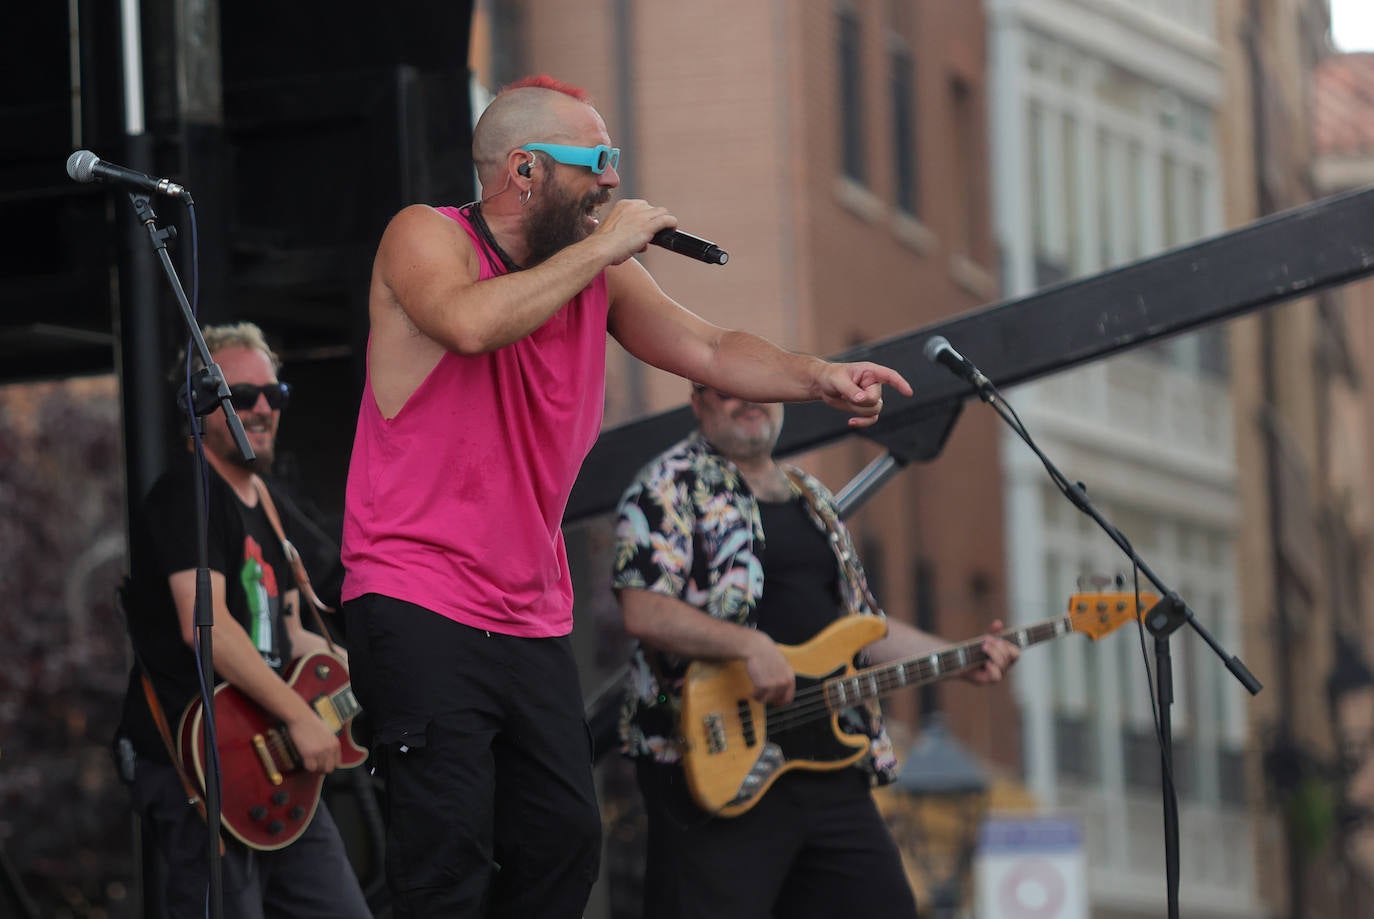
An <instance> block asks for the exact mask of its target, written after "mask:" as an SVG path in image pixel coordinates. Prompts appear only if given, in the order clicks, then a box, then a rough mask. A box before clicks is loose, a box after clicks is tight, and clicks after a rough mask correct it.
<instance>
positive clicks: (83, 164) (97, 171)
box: [67, 150, 190, 198]
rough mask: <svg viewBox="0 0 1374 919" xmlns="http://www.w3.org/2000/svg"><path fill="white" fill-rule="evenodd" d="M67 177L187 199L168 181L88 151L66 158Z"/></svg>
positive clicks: (81, 151) (184, 192)
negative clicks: (103, 158) (127, 167)
mask: <svg viewBox="0 0 1374 919" xmlns="http://www.w3.org/2000/svg"><path fill="white" fill-rule="evenodd" d="M67 175H69V176H71V177H72V178H73V179H75V180H76V181H78V182H109V183H111V184H114V185H126V186H128V187H130V188H136V189H138V190H139V191H146V192H152V193H153V194H155V195H167V196H168V197H169V198H189V197H190V195H188V194H187V193H186V189H184V188H182V187H181V186H180V185H178V184H176V183H175V182H173V181H171V180H170V179H155V178H153V177H152V176H150V175H144V174H143V173H141V172H135V171H134V170H132V169H126V168H124V167H123V166H116V165H115V164H114V163H107V162H105V161H104V160H102V159H101V158H100V157H98V156H96V155H95V154H94V153H92V152H91V151H89V150H78V151H76V152H75V153H73V154H72V155H71V156H69V157H67Z"/></svg>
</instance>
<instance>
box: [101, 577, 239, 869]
mask: <svg viewBox="0 0 1374 919" xmlns="http://www.w3.org/2000/svg"><path fill="white" fill-rule="evenodd" d="M126 583H127V582H126ZM124 592H125V587H124V586H121V587H120V589H119V590H118V591H117V592H116V603H117V605H118V606H119V609H120V612H121V613H123V614H124V620H125V622H128V618H129V616H128V613H127V612H126V611H125V606H124ZM132 639H133V636H132V634H130V642H129V644H130V646H132V645H133V640H132ZM133 651H134V661H135V663H137V664H138V678H139V681H140V682H141V683H142V684H143V697H144V699H145V700H146V701H147V703H148V711H150V712H151V713H152V715H153V723H154V724H156V725H157V734H158V736H159V737H161V738H162V745H163V746H164V747H166V748H167V757H168V759H170V760H171V761H172V768H173V769H175V770H176V773H177V778H179V779H181V787H182V790H183V791H185V792H186V803H187V804H191V805H193V806H194V807H195V809H196V813H198V814H200V819H202V820H205V819H206V816H205V799H204V798H203V797H202V796H201V793H200V791H198V790H197V789H196V785H195V783H194V782H192V781H191V777H190V776H189V775H187V774H186V770H185V769H184V768H183V767H182V765H181V754H180V753H179V752H178V751H177V748H176V744H174V743H173V742H172V729H171V727H170V726H169V725H168V724H167V713H166V712H165V711H163V710H162V701H161V700H160V699H158V697H157V690H155V689H154V688H153V681H152V679H151V678H150V677H149V676H148V667H147V665H146V664H144V663H143V656H142V655H141V654H139V653H138V648H137V647H134V649H133ZM219 854H220V855H223V854H224V839H223V838H221V839H220V841H219Z"/></svg>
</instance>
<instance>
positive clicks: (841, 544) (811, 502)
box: [783, 466, 882, 616]
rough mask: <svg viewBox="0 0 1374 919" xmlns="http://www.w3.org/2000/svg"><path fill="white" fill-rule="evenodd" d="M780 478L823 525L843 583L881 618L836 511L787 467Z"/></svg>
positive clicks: (876, 603) (853, 612)
mask: <svg viewBox="0 0 1374 919" xmlns="http://www.w3.org/2000/svg"><path fill="white" fill-rule="evenodd" d="M783 474H784V475H785V476H787V480H788V481H789V482H791V483H792V487H793V488H795V489H796V490H797V492H798V493H799V494H800V495H801V496H802V499H803V500H804V501H806V505H807V507H809V508H811V512H812V513H813V514H815V515H816V517H818V518H819V519H820V521H821V523H823V524H825V530H826V535H827V536H829V537H830V539H831V541H832V542H833V543H834V544H835V547H836V551H835V554H836V555H837V556H839V563H840V570H841V572H842V574H843V575H844V578H845V580H847V581H848V582H849V583H850V584H852V585H854V590H855V592H856V593H857V594H859V595H861V596H862V598H863V600H864V602H866V603H867V604H868V608H869V609H871V610H873V612H875V613H878V614H879V615H882V607H881V606H879V605H878V600H877V598H876V597H874V596H873V591H872V590H870V589H869V587H868V579H867V578H865V577H864V576H863V574H862V573H861V572H860V570H859V565H858V560H857V558H856V557H855V553H854V547H853V546H852V545H851V544H850V543H851V540H850V539H849V538H848V537H847V536H846V535H845V533H843V532H842V531H841V530H840V517H839V514H838V513H836V511H835V508H834V507H832V506H830V505H828V504H826V503H824V502H822V501H820V500H818V499H817V497H816V495H815V494H814V493H813V492H812V491H811V489H810V488H807V487H806V483H805V480H804V479H803V478H802V474H801V472H800V471H799V470H797V469H794V468H792V467H790V466H784V467H783ZM846 612H847V613H848V614H849V615H851V616H852V615H854V614H855V613H857V612H859V610H858V609H853V608H851V609H849V610H847V611H846Z"/></svg>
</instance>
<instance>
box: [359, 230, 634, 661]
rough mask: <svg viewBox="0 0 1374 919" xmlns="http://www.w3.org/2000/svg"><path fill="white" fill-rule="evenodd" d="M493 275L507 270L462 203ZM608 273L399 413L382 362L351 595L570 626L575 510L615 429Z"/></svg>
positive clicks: (495, 625)
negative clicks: (571, 517)
mask: <svg viewBox="0 0 1374 919" xmlns="http://www.w3.org/2000/svg"><path fill="white" fill-rule="evenodd" d="M438 211H439V212H440V213H442V214H444V215H445V216H447V217H450V218H452V219H453V220H456V221H458V223H459V224H461V225H462V227H463V228H464V229H465V230H466V231H467V234H468V236H469V237H471V238H472V244H473V246H474V248H476V250H477V252H478V254H479V256H480V258H481V263H482V270H481V279H482V280H486V279H488V278H493V277H496V276H498V275H501V274H504V273H505V269H504V268H503V267H502V265H501V264H500V262H499V261H497V259H496V256H495V254H494V253H492V252H489V251H488V249H487V246H486V245H484V244H483V242H482V241H481V240H480V238H479V236H478V234H477V232H476V230H475V229H474V228H473V226H472V224H471V223H470V222H469V221H468V219H467V217H466V215H464V214H462V213H461V212H460V211H459V210H458V209H457V208H451V207H441V208H438ZM606 310H607V301H606V276H605V274H604V273H603V274H600V275H598V276H597V278H596V280H594V281H593V282H592V283H591V284H590V285H588V286H587V288H586V289H584V290H583V291H582V292H581V293H579V294H578V295H577V296H576V297H574V298H573V299H572V300H570V301H569V302H568V303H567V304H566V305H565V306H564V307H563V308H562V309H560V310H559V311H558V312H557V313H556V314H555V315H554V316H553V317H552V318H550V319H549V320H548V321H547V322H545V323H544V324H543V325H542V326H540V327H539V328H538V329H536V330H535V331H534V333H533V334H531V335H529V336H527V337H525V338H523V339H521V340H520V341H517V342H515V343H514V344H510V345H507V346H506V347H504V348H501V349H499V350H497V351H493V352H491V353H489V354H481V355H476V356H471V357H468V356H464V355H461V354H455V353H453V352H448V353H446V354H445V355H444V356H443V357H442V358H441V359H440V360H439V363H438V365H436V366H435V368H434V369H433V370H432V371H430V374H429V376H428V377H426V378H425V380H424V382H423V383H421V384H420V387H419V388H418V389H416V390H415V392H414V393H413V394H412V395H411V396H410V398H409V400H407V401H406V404H405V405H404V406H403V407H402V408H401V410H400V412H399V413H397V415H396V417H394V418H389V419H388V418H383V417H382V413H381V411H380V410H379V409H378V408H377V401H376V398H375V397H374V396H373V394H372V376H371V370H370V369H369V371H368V377H367V382H366V385H365V387H364V389H363V400H362V407H361V409H360V411H359V412H358V430H357V435H356V437H355V438H354V441H353V456H352V460H351V461H350V464H349V469H348V493H347V498H346V500H345V505H344V531H343V562H344V566H345V568H346V576H345V578H344V586H343V599H345V600H351V599H353V598H355V597H359V596H362V595H363V594H368V593H378V594H384V595H386V596H388V597H394V598H395V599H398V600H404V601H406V602H409V603H415V604H417V605H419V606H423V607H425V608H426V609H430V610H433V611H434V612H436V613H439V614H441V615H444V616H447V617H448V618H450V619H454V620H457V621H458V622H461V623H464V624H465V625H469V626H473V627H474V628H479V629H486V630H489V631H493V632H500V633H503V634H507V635H519V636H524V637H528V638H546V637H550V636H557V635H566V634H568V633H569V632H570V631H572V578H571V576H570V574H569V571H568V558H567V552H566V551H565V549H564V545H563V532H562V530H561V528H560V527H561V525H562V522H563V511H564V509H565V508H566V507H567V503H568V495H569V493H570V492H571V491H572V486H573V482H574V480H575V479H576V478H577V472H578V469H579V468H580V467H581V465H582V461H583V460H584V459H585V458H586V456H587V452H588V451H589V450H590V449H591V447H592V444H593V443H594V442H595V441H596V437H597V434H598V432H599V431H600V428H601V414H602V407H603V402H604V397H605V390H606Z"/></svg>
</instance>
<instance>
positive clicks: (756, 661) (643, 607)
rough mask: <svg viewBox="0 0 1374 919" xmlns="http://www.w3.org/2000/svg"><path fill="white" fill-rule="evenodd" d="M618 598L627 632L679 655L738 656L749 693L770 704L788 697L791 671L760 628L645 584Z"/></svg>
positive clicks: (792, 680) (792, 677)
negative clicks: (716, 614)
mask: <svg viewBox="0 0 1374 919" xmlns="http://www.w3.org/2000/svg"><path fill="white" fill-rule="evenodd" d="M619 600H620V611H621V615H622V616H623V617H624V620H625V631H626V633H627V634H629V635H630V636H631V637H633V638H637V639H639V640H640V641H642V642H644V643H645V644H646V645H649V646H651V647H654V648H657V649H658V650H660V651H664V652H666V653H669V654H676V655H678V656H679V657H686V658H692V659H705V660H742V661H744V662H745V666H746V669H747V670H748V673H749V678H750V679H751V680H753V681H754V698H756V699H758V700H759V701H761V702H768V703H772V704H780V703H784V702H790V701H792V694H793V692H795V690H796V676H795V674H794V673H793V672H792V667H791V666H790V665H789V664H788V663H787V659H786V658H784V657H783V655H782V652H781V651H779V650H778V646H777V645H776V644H774V643H773V640H772V639H771V638H769V637H768V636H767V635H765V634H764V633H763V632H760V631H758V630H757V629H751V628H746V627H745V626H742V625H736V624H735V623H733V622H726V621H725V620H723V619H717V618H715V617H714V616H711V615H709V614H707V613H704V612H702V611H701V610H699V609H697V608H696V607H694V606H692V605H690V604H688V603H684V602H683V601H681V600H677V599H675V598H673V597H669V596H665V595H664V594H660V593H655V592H654V591H651V590H638V589H635V588H624V589H622V590H621V591H620V593H619Z"/></svg>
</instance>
